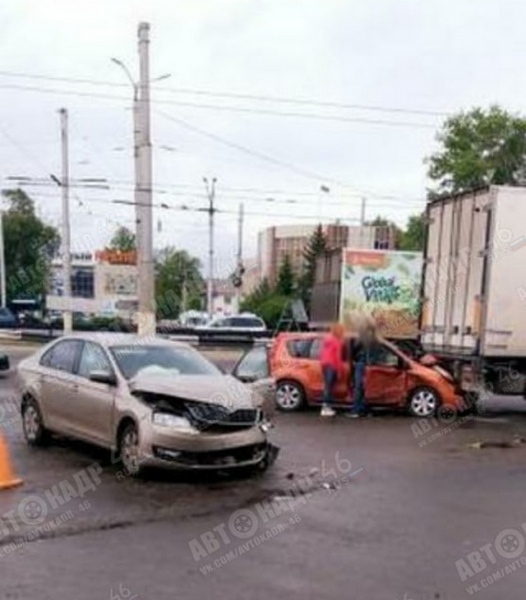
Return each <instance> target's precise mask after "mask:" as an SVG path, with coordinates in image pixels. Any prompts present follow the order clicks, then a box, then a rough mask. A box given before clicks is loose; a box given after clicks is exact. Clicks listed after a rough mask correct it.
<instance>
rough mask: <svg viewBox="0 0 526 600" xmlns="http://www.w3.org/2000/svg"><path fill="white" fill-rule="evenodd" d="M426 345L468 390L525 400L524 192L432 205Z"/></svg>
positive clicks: (490, 191)
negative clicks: (519, 397) (519, 396)
mask: <svg viewBox="0 0 526 600" xmlns="http://www.w3.org/2000/svg"><path fill="white" fill-rule="evenodd" d="M426 216H427V228H426V242H425V252H424V268H423V274H422V312H421V316H420V327H419V329H420V342H421V344H422V347H423V348H424V350H425V351H427V352H430V353H433V354H434V355H435V356H437V357H438V358H439V359H440V360H441V361H442V362H443V363H444V364H447V365H448V367H449V368H450V370H451V371H452V372H453V374H454V375H455V376H456V378H457V379H458V381H459V382H460V385H461V387H462V389H463V390H464V391H471V392H473V393H474V394H476V393H477V391H480V390H491V391H493V392H495V393H497V394H509V395H513V394H515V395H519V394H524V392H525V381H526V188H522V187H504V186H490V187H484V188H480V189H476V190H473V191H469V192H465V193H460V194H455V195H451V196H447V197H442V198H438V199H436V200H433V201H431V202H429V203H428V205H427V210H426Z"/></svg>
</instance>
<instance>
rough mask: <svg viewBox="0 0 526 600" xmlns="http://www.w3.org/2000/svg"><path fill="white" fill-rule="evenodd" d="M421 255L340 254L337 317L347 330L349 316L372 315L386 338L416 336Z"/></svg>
mask: <svg viewBox="0 0 526 600" xmlns="http://www.w3.org/2000/svg"><path fill="white" fill-rule="evenodd" d="M421 276H422V253H420V252H393V251H383V250H347V249H344V250H343V260H342V279H341V297H340V315H341V316H342V318H343V322H344V324H345V325H347V326H348V327H350V325H351V324H350V322H349V319H350V313H352V312H354V311H363V312H367V313H369V314H370V315H372V316H373V317H374V319H375V321H376V323H377V326H378V329H379V331H380V333H381V334H382V335H383V336H385V337H389V338H412V337H415V336H416V335H417V334H418V319H419V313H420V284H421Z"/></svg>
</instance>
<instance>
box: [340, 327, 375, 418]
mask: <svg viewBox="0 0 526 600" xmlns="http://www.w3.org/2000/svg"><path fill="white" fill-rule="evenodd" d="M374 346H375V335H374V331H373V330H372V329H371V328H370V327H366V328H363V329H361V330H360V331H359V333H358V335H356V336H354V337H352V338H350V339H349V341H348V344H347V348H346V355H347V360H348V361H349V367H350V369H349V370H350V373H351V374H352V384H351V382H349V383H350V384H351V389H352V401H353V408H352V411H351V413H350V415H349V416H351V417H354V418H357V417H363V416H365V415H367V414H368V412H369V411H368V408H367V407H366V400H365V369H366V368H367V364H368V362H369V360H370V357H371V354H372V353H373V352H374Z"/></svg>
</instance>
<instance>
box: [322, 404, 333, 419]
mask: <svg viewBox="0 0 526 600" xmlns="http://www.w3.org/2000/svg"><path fill="white" fill-rule="evenodd" d="M335 415H336V412H335V411H334V410H333V409H332V408H331V407H330V406H322V408H321V413H320V416H321V417H334V416H335Z"/></svg>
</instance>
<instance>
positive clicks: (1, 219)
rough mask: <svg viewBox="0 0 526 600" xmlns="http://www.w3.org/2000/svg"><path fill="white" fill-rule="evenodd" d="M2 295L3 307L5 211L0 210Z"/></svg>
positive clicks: (0, 275)
mask: <svg viewBox="0 0 526 600" xmlns="http://www.w3.org/2000/svg"><path fill="white" fill-rule="evenodd" d="M0 271H1V273H0V297H1V298H2V308H5V307H6V291H5V279H6V277H5V250H4V211H3V210H0Z"/></svg>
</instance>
